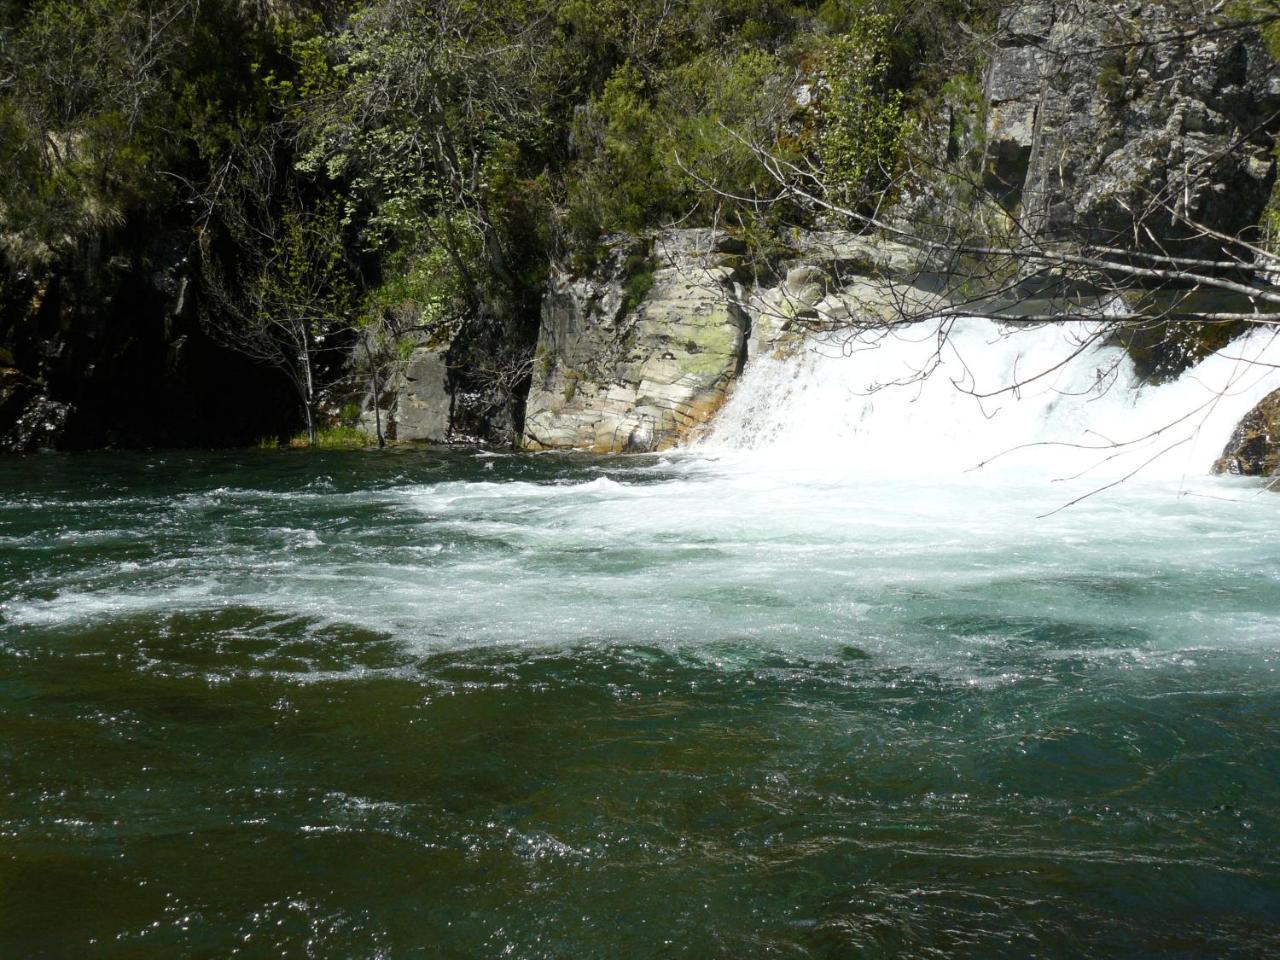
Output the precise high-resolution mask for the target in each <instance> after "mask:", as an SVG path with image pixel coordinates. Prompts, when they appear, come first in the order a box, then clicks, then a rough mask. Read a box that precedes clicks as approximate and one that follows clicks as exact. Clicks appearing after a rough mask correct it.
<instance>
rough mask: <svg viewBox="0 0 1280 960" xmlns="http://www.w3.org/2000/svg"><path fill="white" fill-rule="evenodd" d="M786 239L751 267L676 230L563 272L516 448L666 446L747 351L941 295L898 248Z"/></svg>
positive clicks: (549, 305) (691, 426) (849, 239)
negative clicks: (647, 246)
mask: <svg viewBox="0 0 1280 960" xmlns="http://www.w3.org/2000/svg"><path fill="white" fill-rule="evenodd" d="M793 239H794V241H795V242H794V243H793V244H792V245H791V246H790V247H789V248H786V249H784V250H782V251H780V252H778V253H776V254H775V256H774V258H773V260H772V261H771V262H770V263H767V264H763V263H755V264H753V266H752V268H751V269H747V268H746V266H745V263H744V261H745V258H744V253H745V246H744V245H743V244H741V242H740V241H737V240H736V239H734V238H732V237H730V236H727V235H725V234H721V233H715V232H712V231H710V230H672V231H667V232H664V233H662V234H659V235H658V236H657V237H656V238H655V239H654V240H653V244H652V251H651V252H647V253H646V255H645V256H642V257H639V258H637V253H636V248H635V241H630V242H621V243H619V244H617V245H615V246H614V247H613V248H612V249H611V250H610V253H609V256H608V258H607V259H606V261H605V263H604V264H603V265H602V267H601V268H600V269H598V270H596V271H595V272H593V273H592V274H591V275H589V276H585V277H572V276H569V275H566V274H561V275H559V276H558V277H557V278H556V280H555V281H554V282H553V284H552V289H551V290H550V291H549V293H548V295H547V297H546V299H545V301H544V305H543V323H542V332H541V336H540V337H539V340H538V348H537V353H536V355H535V358H534V374H533V385H532V388H531V389H530V392H529V399H528V404H527V407H526V411H527V412H526V418H525V429H524V446H525V447H526V448H527V449H531V450H568V449H573V450H591V451H594V452H597V453H616V452H648V451H654V450H663V449H667V448H669V447H672V446H675V445H677V444H679V443H681V442H683V441H685V440H687V439H689V438H690V437H692V436H694V435H695V434H696V433H697V432H698V430H699V428H701V427H702V426H703V425H704V424H706V423H707V422H708V421H709V420H710V419H711V417H712V416H713V415H714V414H715V412H716V411H717V410H718V409H719V408H720V406H721V405H722V404H723V403H724V401H725V399H726V398H727V397H728V395H729V391H730V390H731V389H732V387H733V385H734V383H735V381H736V379H737V376H738V374H739V373H740V372H741V370H742V367H743V365H744V364H745V363H746V362H747V360H748V359H749V358H751V357H755V356H757V355H760V354H764V353H772V352H776V351H787V350H790V349H793V348H795V346H796V345H797V344H799V343H800V342H802V341H803V339H804V338H805V336H806V335H807V334H809V333H812V332H814V331H815V330H829V329H831V328H833V327H840V326H844V325H849V324H853V323H857V322H863V321H865V320H867V319H872V318H874V319H878V320H880V321H881V322H883V321H887V320H892V319H894V318H895V317H898V316H900V315H901V312H902V311H903V310H904V308H906V309H909V310H911V309H918V310H926V311H927V309H928V308H929V307H930V306H933V305H937V304H939V303H940V302H941V301H940V300H939V299H938V296H937V295H936V294H933V293H931V292H929V291H928V289H926V288H925V287H923V286H920V285H919V284H920V281H921V280H922V274H921V273H920V270H919V256H918V254H916V252H915V251H913V250H910V249H909V248H907V247H903V246H900V245H897V244H893V243H889V242H884V241H875V240H872V239H869V238H866V237H858V236H854V235H852V234H847V233H838V232H816V233H811V234H807V235H803V236H799V237H796V238H793ZM637 260H639V261H640V262H639V264H637ZM649 271H651V273H650V272H649ZM638 278H639V279H640V280H641V281H642V282H640V283H637V279H638Z"/></svg>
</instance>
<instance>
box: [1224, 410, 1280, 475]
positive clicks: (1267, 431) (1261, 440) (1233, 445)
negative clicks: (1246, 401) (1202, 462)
mask: <svg viewBox="0 0 1280 960" xmlns="http://www.w3.org/2000/svg"><path fill="white" fill-rule="evenodd" d="M1278 468H1280V390H1274V391H1272V392H1271V393H1269V394H1267V395H1266V396H1265V397H1264V398H1263V399H1262V402H1261V403H1259V404H1258V405H1257V406H1256V407H1254V408H1253V409H1252V410H1250V411H1249V412H1248V413H1246V414H1245V415H1244V419H1243V420H1241V421H1240V423H1239V425H1238V426H1237V427H1236V429H1235V432H1234V433H1233V434H1231V439H1230V440H1228V441H1227V445H1226V446H1225V447H1223V449H1222V456H1221V457H1219V458H1218V461H1217V462H1216V463H1214V465H1213V472H1214V473H1230V474H1235V475H1237V476H1242V477H1270V476H1274V475H1276V474H1277V472H1280V469H1278Z"/></svg>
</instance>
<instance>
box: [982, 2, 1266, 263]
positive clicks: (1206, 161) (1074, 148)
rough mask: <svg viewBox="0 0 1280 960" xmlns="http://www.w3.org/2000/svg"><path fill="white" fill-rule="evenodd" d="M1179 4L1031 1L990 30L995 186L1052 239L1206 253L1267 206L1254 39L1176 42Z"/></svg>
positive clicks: (1261, 85)
mask: <svg viewBox="0 0 1280 960" xmlns="http://www.w3.org/2000/svg"><path fill="white" fill-rule="evenodd" d="M1187 22H1188V21H1187V20H1186V18H1185V17H1182V16H1180V15H1179V11H1178V4H1176V3H1173V4H1170V3H1167V2H1148V3H1141V4H1137V5H1130V6H1125V7H1123V8H1121V7H1117V6H1115V5H1114V4H1111V3H1105V2H1099V0H1031V2H1023V3H1020V4H1017V5H1015V6H1013V7H1011V8H1010V9H1009V10H1008V11H1007V12H1006V14H1005V15H1004V17H1003V19H1002V30H1001V40H1000V44H1001V45H1000V46H999V47H997V48H996V50H995V51H994V54H993V56H992V59H991V61H990V65H989V69H988V73H987V77H986V83H985V87H986V95H987V99H988V111H987V148H988V158H989V160H990V161H992V164H993V166H992V173H993V175H994V182H993V184H992V185H993V186H995V187H996V188H997V189H999V185H1000V184H1004V185H1005V186H1006V187H1007V190H1006V193H1007V194H1008V196H1010V197H1011V199H1013V200H1014V201H1015V202H1016V201H1017V200H1019V199H1020V201H1021V204H1022V213H1023V220H1024V225H1026V226H1028V227H1030V228H1031V229H1033V230H1034V231H1036V232H1040V233H1042V234H1045V235H1047V236H1050V237H1060V238H1068V239H1077V238H1089V239H1092V240H1100V241H1104V242H1118V243H1120V244H1122V245H1123V244H1133V243H1134V242H1138V243H1140V244H1141V243H1146V242H1148V240H1147V239H1144V237H1145V236H1146V234H1145V233H1144V232H1139V235H1138V236H1137V238H1136V240H1135V235H1134V234H1135V231H1134V220H1135V217H1141V218H1142V221H1143V223H1144V225H1145V227H1146V228H1148V229H1149V230H1150V231H1151V234H1153V235H1154V236H1155V237H1158V238H1160V242H1161V243H1162V244H1163V245H1165V246H1166V247H1167V248H1175V247H1181V248H1182V249H1183V250H1188V249H1196V248H1198V247H1202V246H1203V247H1212V246H1213V241H1212V240H1205V239H1203V238H1199V237H1196V236H1195V231H1194V230H1193V229H1191V228H1190V227H1189V226H1188V225H1187V223H1186V222H1185V220H1184V219H1182V218H1186V219H1189V220H1192V221H1197V222H1200V223H1205V224H1208V225H1210V226H1212V227H1214V228H1215V229H1218V230H1221V231H1224V232H1228V233H1235V232H1237V231H1239V230H1240V229H1242V228H1244V227H1247V226H1252V225H1253V224H1256V223H1257V222H1258V218H1259V216H1260V214H1261V212H1262V210H1263V208H1264V206H1265V205H1266V202H1267V199H1268V197H1269V195H1270V191H1271V184H1272V180H1273V179H1274V175H1275V164H1274V160H1273V157H1272V150H1273V146H1274V134H1275V132H1276V128H1277V126H1278V125H1277V123H1276V121H1275V120H1274V119H1273V114H1275V112H1276V110H1277V109H1278V108H1280V96H1277V94H1278V92H1280V91H1277V89H1276V88H1275V84H1274V82H1273V79H1272V75H1273V68H1274V64H1273V62H1272V61H1271V58H1270V57H1269V56H1268V54H1267V52H1266V49H1265V47H1264V45H1263V42H1262V40H1261V38H1260V37H1258V36H1257V35H1256V33H1250V32H1244V31H1240V32H1231V33H1222V34H1212V33H1209V34H1204V35H1200V36H1192V37H1189V38H1187V39H1180V40H1176V41H1169V42H1161V43H1146V42H1144V43H1139V42H1137V41H1141V40H1146V41H1149V40H1151V39H1152V38H1158V37H1171V36H1178V35H1179V34H1182V33H1184V32H1185V31H1186V29H1187Z"/></svg>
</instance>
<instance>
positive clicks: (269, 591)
mask: <svg viewBox="0 0 1280 960" xmlns="http://www.w3.org/2000/svg"><path fill="white" fill-rule="evenodd" d="M992 483H993V482H992V481H982V483H979V482H978V481H975V482H974V485H972V486H968V487H966V486H964V485H962V484H955V485H952V486H951V487H949V488H948V489H946V490H938V489H934V488H931V487H928V486H927V485H923V486H921V487H920V488H919V489H915V490H912V489H910V488H909V487H908V488H904V487H903V486H902V485H900V484H899V485H894V486H893V487H892V488H889V489H887V488H886V487H885V485H883V484H873V483H867V482H859V481H858V480H857V479H856V478H855V479H851V478H847V477H844V478H836V479H832V478H830V477H826V478H823V479H822V480H821V482H819V481H816V480H815V481H814V482H813V483H811V484H808V485H805V484H798V483H796V482H794V481H792V480H788V481H785V482H784V481H781V480H778V479H777V478H773V477H770V476H767V475H762V474H759V473H753V472H751V471H749V470H745V469H743V468H741V467H733V466H730V465H726V464H716V463H707V462H698V461H692V460H690V461H676V462H674V463H666V462H661V461H654V460H636V459H622V460H615V461H591V460H569V459H557V458H548V457H538V458H520V457H496V458H489V457H476V456H473V455H471V454H469V453H452V454H441V453H432V452H426V451H417V452H399V451H398V452H388V453H385V454H372V453H370V454H315V455H307V454H296V455H295V454H288V453H279V454H276V453H257V452H254V453H246V454H240V455H217V456H214V455H209V456H188V455H155V456H141V455H139V456H108V455H102V456H84V457H56V456H50V457H38V458H33V459H26V460H9V461H0V496H2V497H3V502H2V503H0V583H2V584H3V585H2V586H0V770H2V771H3V780H2V781H0V957H3V958H38V957H57V958H61V957H67V958H73V957H74V958H78V957H120V958H173V957H209V958H215V957H216V958H221V957H262V958H275V957H298V958H366V957H367V958H374V957H379V958H398V957H459V958H462V957H498V956H511V957H575V958H577V957H627V958H641V957H673V956H680V957H698V958H703V957H725V958H739V957H939V958H942V957H946V958H950V957H975V958H988V957H1178V958H1191V957H1197V958H1198V957H1203V958H1218V957H1267V956H1276V955H1280V740H1278V736H1280V674H1277V666H1278V665H1280V579H1278V578H1277V571H1280V538H1278V537H1277V533H1280V508H1277V506H1276V503H1277V502H1280V501H1272V500H1270V499H1268V498H1259V497H1257V496H1256V495H1255V494H1256V489H1255V488H1250V487H1248V486H1247V485H1245V484H1243V483H1242V482H1236V483H1235V484H1234V485H1232V484H1231V483H1230V482H1229V481H1204V483H1203V485H1202V488H1197V492H1198V493H1199V494H1200V495H1199V496H1196V497H1186V496H1184V497H1182V498H1180V499H1179V498H1177V497H1175V496H1172V495H1171V494H1170V492H1169V491H1166V490H1162V489H1152V488H1148V487H1139V486H1137V485H1133V486H1130V487H1127V488H1124V489H1122V490H1120V491H1118V492H1117V493H1116V494H1115V495H1114V496H1112V497H1110V498H1105V499H1099V500H1096V501H1088V502H1086V503H1085V504H1083V505H1082V506H1081V507H1080V508H1078V509H1075V510H1072V511H1067V512H1066V513H1064V514H1058V515H1055V516H1054V517H1053V518H1051V519H1049V520H1040V521H1036V520H1034V519H1033V517H1034V515H1035V514H1036V513H1037V512H1038V510H1037V509H1035V502H1034V501H1035V496H1036V495H1035V494H1034V493H1029V492H1028V491H1027V490H1025V489H1023V488H1022V487H1019V486H1018V485H1016V484H1014V483H1012V481H1011V482H1010V484H1009V485H1007V486H1003V487H1002V486H1000V485H998V484H996V485H994V486H993V485H992ZM984 484H985V485H984ZM1183 486H1184V489H1183V492H1184V493H1185V492H1186V490H1185V484H1184V485H1183ZM1215 498H1216V499H1215Z"/></svg>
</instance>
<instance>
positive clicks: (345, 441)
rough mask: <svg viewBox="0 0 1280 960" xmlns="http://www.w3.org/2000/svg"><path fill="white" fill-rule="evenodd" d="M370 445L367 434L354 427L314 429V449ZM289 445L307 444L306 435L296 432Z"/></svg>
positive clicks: (354, 447)
mask: <svg viewBox="0 0 1280 960" xmlns="http://www.w3.org/2000/svg"><path fill="white" fill-rule="evenodd" d="M370 445H371V444H370V439H369V435H368V434H366V433H365V432H364V431H362V430H358V429H356V428H355V427H349V426H341V425H338V426H328V427H321V428H320V429H319V430H317V431H316V442H315V449H317V450H360V449H362V448H364V447H367V446H370ZM289 446H291V447H306V446H309V444H308V443H307V435H306V434H305V433H300V434H298V435H297V436H295V437H294V438H293V439H291V440H290V441H289Z"/></svg>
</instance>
